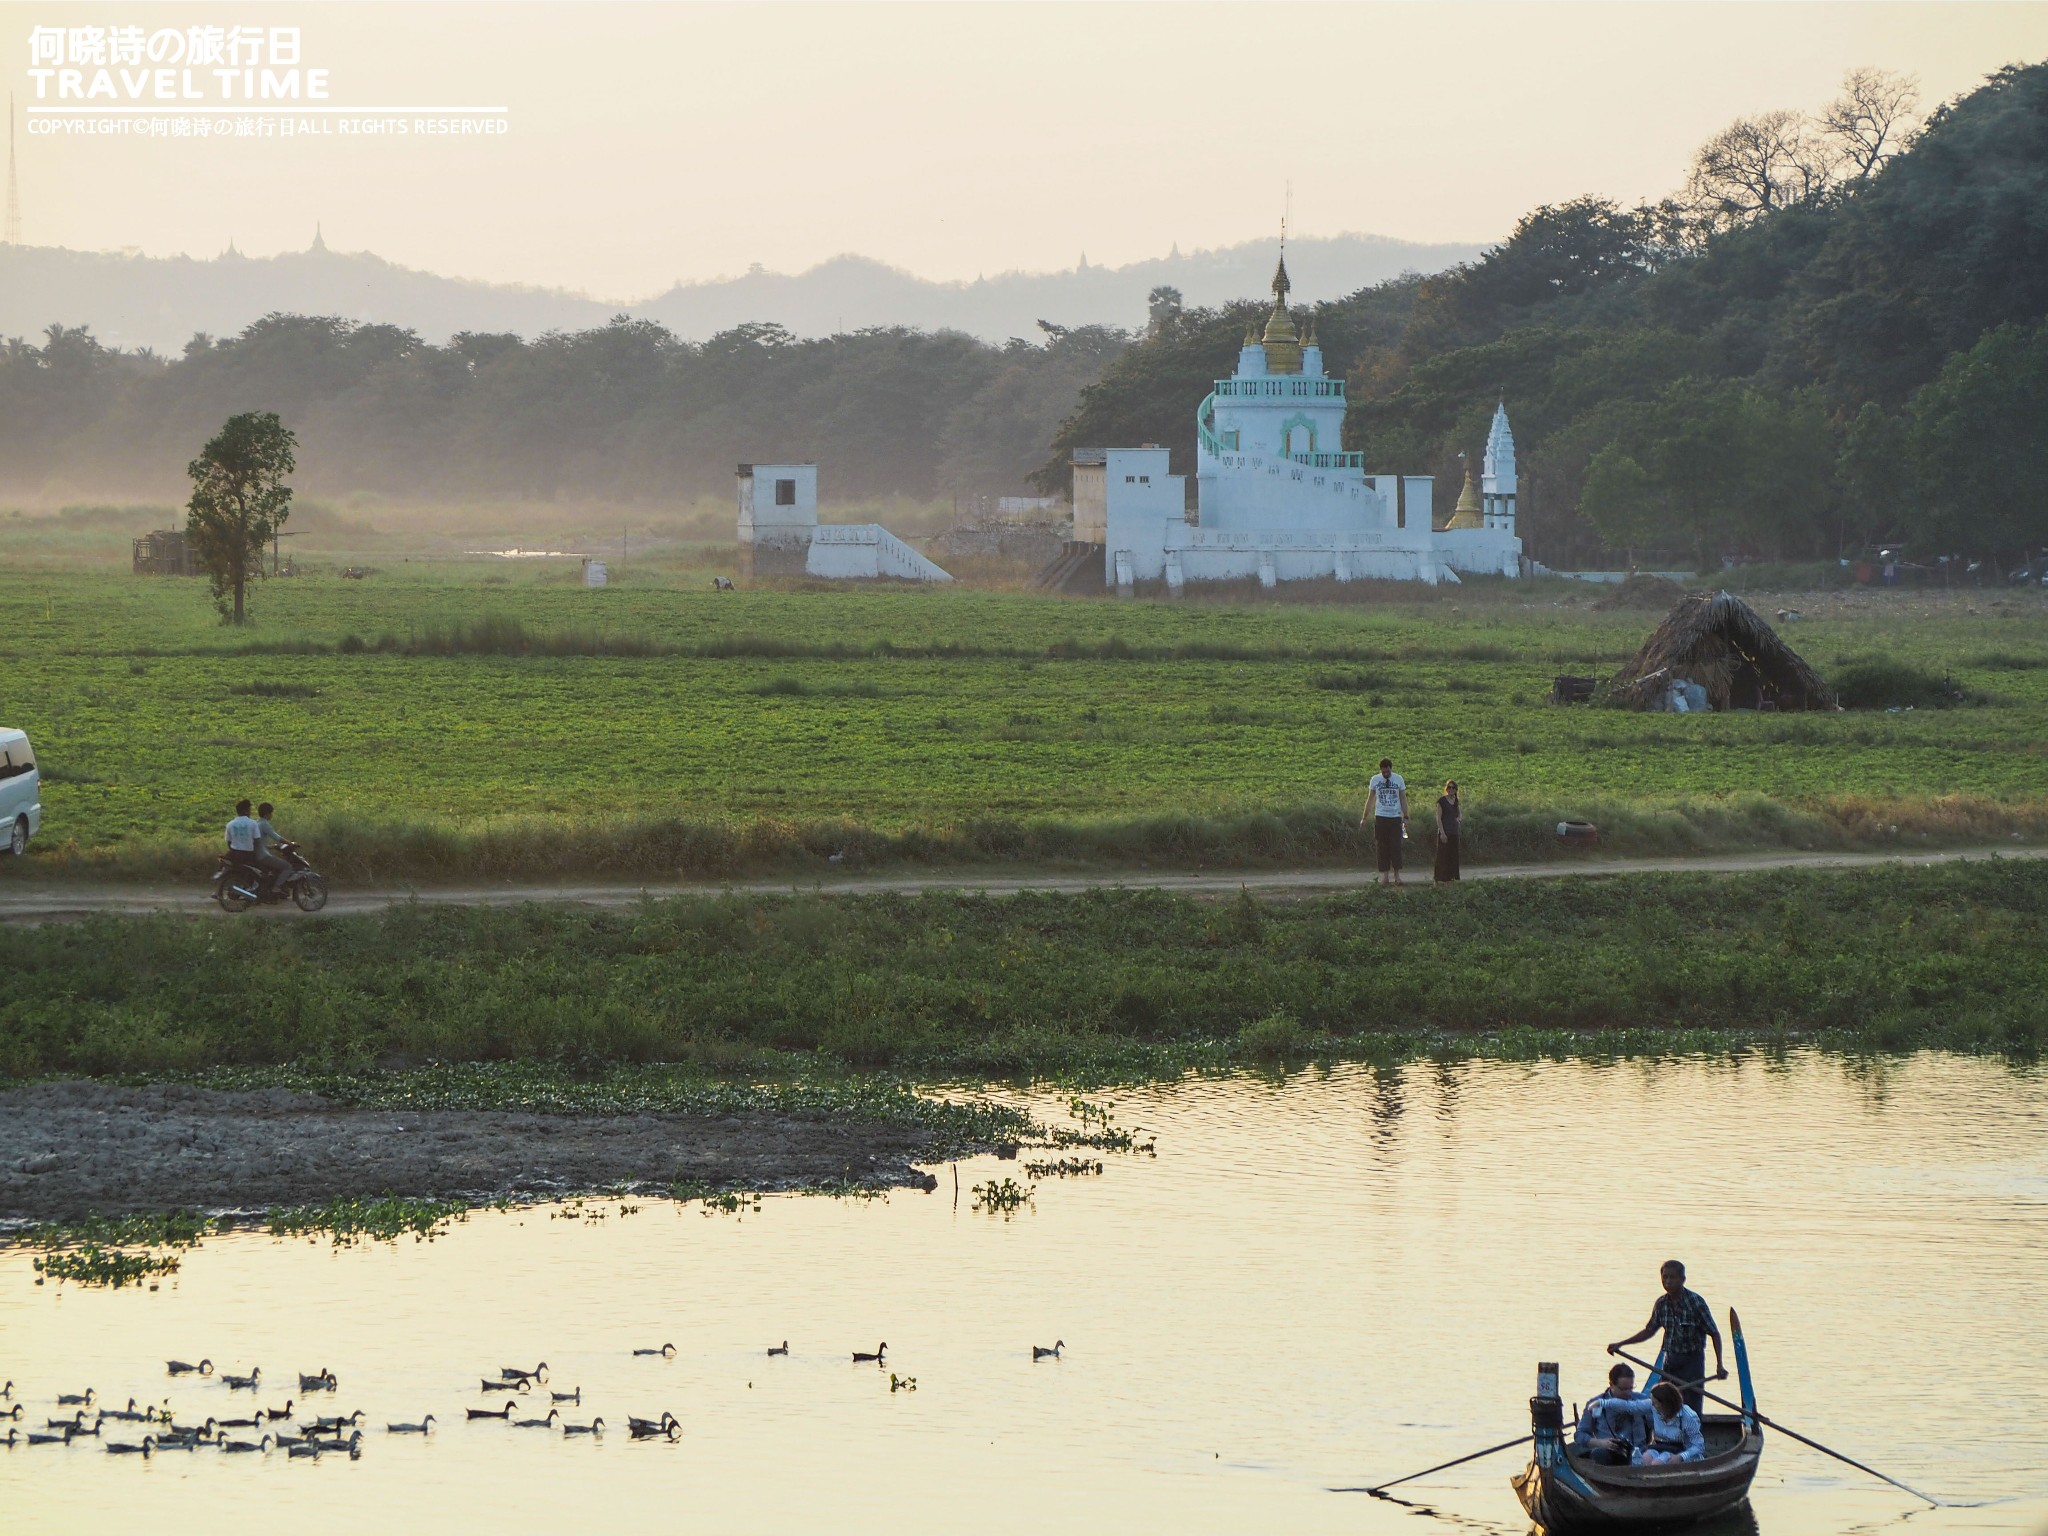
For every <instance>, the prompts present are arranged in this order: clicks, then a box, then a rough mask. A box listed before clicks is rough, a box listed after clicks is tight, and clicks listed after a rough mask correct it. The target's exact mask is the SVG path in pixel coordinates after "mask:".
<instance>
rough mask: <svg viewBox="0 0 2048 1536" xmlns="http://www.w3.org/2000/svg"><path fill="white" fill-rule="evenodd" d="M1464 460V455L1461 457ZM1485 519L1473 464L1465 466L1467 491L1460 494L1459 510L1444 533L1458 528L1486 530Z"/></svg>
mask: <svg viewBox="0 0 2048 1536" xmlns="http://www.w3.org/2000/svg"><path fill="white" fill-rule="evenodd" d="M1459 457H1460V458H1464V455H1463V454H1460V455H1459ZM1485 526H1486V520H1485V518H1483V517H1481V516H1480V509H1479V487H1478V486H1476V485H1474V484H1473V483H1472V464H1471V461H1470V460H1467V461H1466V464H1465V489H1464V490H1462V491H1460V492H1459V493H1458V508H1457V510H1456V511H1455V512H1453V513H1452V514H1451V520H1450V521H1449V522H1448V523H1445V524H1444V532H1446V533H1449V532H1451V531H1453V530H1454V529H1458V528H1484V527H1485Z"/></svg>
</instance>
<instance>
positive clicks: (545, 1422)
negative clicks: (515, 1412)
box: [512, 1408, 562, 1429]
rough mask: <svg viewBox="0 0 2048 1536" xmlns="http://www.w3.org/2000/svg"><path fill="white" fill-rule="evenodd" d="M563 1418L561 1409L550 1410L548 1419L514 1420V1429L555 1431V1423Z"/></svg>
mask: <svg viewBox="0 0 2048 1536" xmlns="http://www.w3.org/2000/svg"><path fill="white" fill-rule="evenodd" d="M561 1416H562V1414H561V1410H560V1409H558V1408H550V1409H549V1410H548V1416H547V1417H546V1418H544V1419H514V1420H512V1427H513V1428H514V1429H553V1428H554V1427H555V1421H556V1420H557V1419H559V1418H561Z"/></svg>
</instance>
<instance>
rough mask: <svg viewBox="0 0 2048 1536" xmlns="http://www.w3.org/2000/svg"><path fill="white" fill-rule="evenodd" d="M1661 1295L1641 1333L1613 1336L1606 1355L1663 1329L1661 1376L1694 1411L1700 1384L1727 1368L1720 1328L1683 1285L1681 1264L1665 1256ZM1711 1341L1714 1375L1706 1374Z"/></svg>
mask: <svg viewBox="0 0 2048 1536" xmlns="http://www.w3.org/2000/svg"><path fill="white" fill-rule="evenodd" d="M1660 1275H1661V1278H1662V1279H1663V1281H1664V1294H1663V1295H1662V1296H1659V1297H1658V1298H1657V1304H1656V1305H1655V1306H1654V1307H1652V1308H1650V1320H1649V1322H1647V1323H1645V1324H1644V1325H1643V1329H1642V1332H1640V1333H1632V1334H1630V1335H1629V1336H1628V1337H1627V1338H1625V1339H1617V1340H1616V1341H1615V1342H1614V1343H1612V1344H1610V1345H1608V1346H1607V1353H1609V1354H1610V1355H1613V1354H1619V1353H1620V1352H1621V1350H1622V1349H1623V1348H1625V1347H1626V1346H1628V1345H1630V1344H1640V1343H1642V1341H1643V1340H1644V1339H1647V1338H1648V1337H1649V1336H1650V1335H1651V1334H1653V1333H1655V1332H1656V1331H1657V1330H1658V1329H1660V1328H1661V1329H1663V1330H1664V1372H1663V1376H1664V1379H1665V1380H1666V1381H1668V1382H1670V1383H1671V1384H1672V1385H1673V1386H1675V1387H1677V1388H1678V1390H1679V1393H1680V1394H1681V1395H1682V1396H1683V1397H1684V1398H1685V1405H1686V1407H1688V1408H1690V1409H1692V1411H1693V1412H1694V1413H1698V1412H1699V1411H1700V1409H1701V1407H1702V1406H1703V1405H1704V1404H1705V1403H1706V1397H1705V1396H1704V1394H1703V1393H1702V1392H1701V1390H1700V1389H1701V1386H1702V1385H1703V1383H1705V1382H1706V1381H1708V1380H1710V1379H1711V1380H1714V1381H1725V1380H1726V1379H1727V1376H1728V1368H1727V1367H1726V1366H1724V1365H1723V1364H1722V1363H1721V1330H1720V1329H1719V1328H1717V1327H1715V1326H1714V1309H1713V1308H1712V1307H1710V1306H1708V1305H1707V1303H1706V1299H1705V1298H1704V1297H1702V1296H1701V1295H1700V1293H1699V1292H1698V1291H1688V1290H1687V1289H1686V1288H1685V1266H1684V1265H1683V1264H1681V1263H1679V1262H1678V1260H1676V1259H1666V1260H1665V1261H1664V1267H1663V1269H1662V1270H1661V1271H1660ZM1708 1339H1712V1340H1713V1341H1714V1374H1713V1376H1712V1377H1711V1378H1709V1377H1708V1375H1707V1347H1706V1341H1707V1340H1708Z"/></svg>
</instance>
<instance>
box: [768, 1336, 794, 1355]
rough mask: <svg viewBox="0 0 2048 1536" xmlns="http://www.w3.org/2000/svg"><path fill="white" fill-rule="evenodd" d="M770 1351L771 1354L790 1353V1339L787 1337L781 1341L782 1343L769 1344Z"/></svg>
mask: <svg viewBox="0 0 2048 1536" xmlns="http://www.w3.org/2000/svg"><path fill="white" fill-rule="evenodd" d="M768 1353H769V1354H771V1355H786V1354H788V1353H789V1340H787V1339H784V1340H783V1341H782V1342H781V1343H780V1344H770V1345H769V1346H768Z"/></svg>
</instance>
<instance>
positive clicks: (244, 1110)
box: [0, 1081, 933, 1221]
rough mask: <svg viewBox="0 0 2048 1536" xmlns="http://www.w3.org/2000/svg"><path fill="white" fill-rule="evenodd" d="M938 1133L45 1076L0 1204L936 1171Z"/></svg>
mask: <svg viewBox="0 0 2048 1536" xmlns="http://www.w3.org/2000/svg"><path fill="white" fill-rule="evenodd" d="M932 1142H933V1137H932V1135H931V1133H930V1132H928V1131H926V1130H924V1129H921V1128H919V1127H915V1126H904V1125H889V1124H874V1123H865V1122H860V1121H854V1120H851V1119H841V1118H835V1117H832V1116H829V1115H816V1116H811V1115H803V1114H796V1115H777V1114H728V1115H682V1114H651V1113H649V1114H607V1115H599V1114H535V1113H530V1112H525V1111H518V1110H468V1109H422V1110H417V1111H415V1110H406V1109H357V1108H351V1107H347V1106H343V1105H338V1104H334V1103H331V1102H329V1101H328V1100H326V1099H323V1098H320V1097H318V1096H316V1095H312V1094H306V1093H295V1092H291V1091H288V1090H286V1089H282V1088H267V1089H261V1090H257V1091H254V1092H232V1093H231V1092H221V1091H218V1090H214V1089H208V1088H198V1087H190V1086H183V1085H175V1084H159V1085H152V1086H147V1087H128V1086H119V1085H114V1084H107V1083H98V1082H88V1081H72V1082H47V1083H37V1084H32V1085H30V1086H27V1087H23V1088H16V1089H12V1090H9V1091H7V1092H4V1093H0V1220H39V1221H47V1220H64V1219H71V1218H76V1217H80V1216H87V1215H114V1214H123V1213H127V1212H136V1211H159V1210H168V1209H174V1208H184V1209H205V1210H220V1209H236V1210H241V1209H251V1208H264V1207H269V1206H275V1205H292V1204H301V1203H309V1202H315V1201H326V1200H332V1199H336V1198H341V1197H349V1196H373V1195H383V1194H401V1195H419V1196H424V1195H439V1196H461V1197H466V1198H471V1199H476V1198H486V1197H497V1196H500V1195H509V1196H512V1197H515V1198H517V1197H534V1196H551V1195H566V1194H576V1193H582V1192H585V1191H590V1190H596V1189H601V1188H604V1187H606V1186H609V1185H613V1184H617V1183H619V1182H621V1181H633V1182H645V1183H653V1184H660V1185H667V1184H669V1183H671V1182H678V1181H680V1182H694V1183H697V1184H702V1185H708V1186H711V1187H713V1188H718V1189H794V1188H806V1187H814V1186H817V1185H821V1184H836V1183H841V1182H854V1183H860V1184H866V1185H871V1186H877V1187H880V1186H919V1185H923V1186H925V1187H930V1181H931V1175H930V1174H928V1173H926V1172H924V1171H923V1170H921V1169H920V1168H918V1167H917V1163H918V1161H919V1160H920V1158H921V1157H923V1156H924V1155H925V1154H926V1153H927V1152H928V1150H929V1149H930V1148H931V1146H932Z"/></svg>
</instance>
